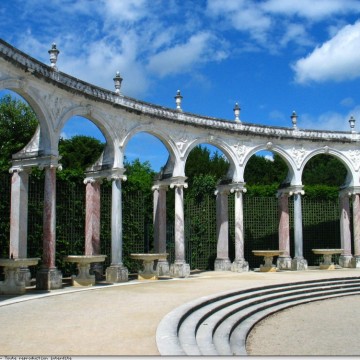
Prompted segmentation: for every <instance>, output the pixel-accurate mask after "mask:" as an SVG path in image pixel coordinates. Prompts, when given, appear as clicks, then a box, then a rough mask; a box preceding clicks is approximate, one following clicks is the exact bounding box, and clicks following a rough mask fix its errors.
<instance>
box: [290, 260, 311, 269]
mask: <svg viewBox="0 0 360 360" xmlns="http://www.w3.org/2000/svg"><path fill="white" fill-rule="evenodd" d="M307 267H308V263H307V260H305V259H304V258H303V257H298V258H294V259H292V261H291V270H293V271H299V270H300V271H301V270H307Z"/></svg>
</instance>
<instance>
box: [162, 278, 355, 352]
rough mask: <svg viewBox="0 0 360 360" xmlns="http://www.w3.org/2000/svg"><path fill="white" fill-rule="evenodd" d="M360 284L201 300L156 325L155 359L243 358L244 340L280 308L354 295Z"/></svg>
mask: <svg viewBox="0 0 360 360" xmlns="http://www.w3.org/2000/svg"><path fill="white" fill-rule="evenodd" d="M359 294H360V278H353V277H351V278H335V279H327V280H312V281H305V282H298V283H288V284H281V285H270V286H263V287H258V288H253V289H247V290H242V291H236V292H227V293H223V294H218V295H214V296H207V297H203V298H200V299H197V300H195V301H193V302H191V303H187V304H185V305H183V306H181V307H179V308H177V309H175V310H174V311H172V312H171V313H169V314H168V315H166V316H165V317H164V318H163V319H162V321H161V322H160V324H159V326H158V329H157V334H156V340H157V345H158V349H159V352H160V354H161V355H173V356H174V355H191V356H196V355H207V356H210V355H246V348H245V342H246V337H247V335H248V333H249V332H250V330H251V329H252V327H253V326H254V325H255V324H256V323H257V322H258V321H260V320H261V319H263V318H264V317H266V316H268V315H270V314H272V313H275V312H277V311H280V310H283V309H285V308H288V307H291V306H295V305H299V304H303V303H307V302H311V301H319V300H324V299H329V298H332V297H340V296H349V295H359Z"/></svg>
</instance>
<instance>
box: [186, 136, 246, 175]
mask: <svg viewBox="0 0 360 360" xmlns="http://www.w3.org/2000/svg"><path fill="white" fill-rule="evenodd" d="M201 144H210V145H213V146H215V147H217V148H218V149H219V150H221V151H222V152H223V153H224V154H225V156H226V159H227V160H228V161H229V163H230V167H229V171H228V174H227V176H228V177H229V178H231V179H232V181H233V182H242V181H243V178H244V175H243V171H242V169H241V168H240V166H239V164H238V161H237V157H236V155H235V154H234V152H233V150H232V149H231V147H230V146H229V145H228V144H227V143H226V142H225V141H223V140H221V139H219V138H217V137H201V138H197V139H196V140H195V141H193V142H192V143H191V144H190V145H189V146H188V147H187V149H186V151H185V153H184V156H183V158H184V162H183V163H184V169H183V171H184V174H185V165H186V160H187V158H188V156H189V154H190V152H191V151H192V150H193V149H194V148H195V147H196V146H198V145H201ZM185 175H186V174H185Z"/></svg>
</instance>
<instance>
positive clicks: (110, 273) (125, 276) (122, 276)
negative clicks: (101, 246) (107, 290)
mask: <svg viewBox="0 0 360 360" xmlns="http://www.w3.org/2000/svg"><path fill="white" fill-rule="evenodd" d="M128 280H129V271H128V269H127V268H126V267H125V266H124V265H122V264H119V265H110V266H109V267H108V268H107V269H106V281H107V282H111V283H119V282H126V281H128Z"/></svg>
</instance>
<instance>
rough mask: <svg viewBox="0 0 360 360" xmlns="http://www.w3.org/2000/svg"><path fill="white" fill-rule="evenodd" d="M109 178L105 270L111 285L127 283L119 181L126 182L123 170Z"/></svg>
mask: <svg viewBox="0 0 360 360" xmlns="http://www.w3.org/2000/svg"><path fill="white" fill-rule="evenodd" d="M121 170H122V171H121V173H120V174H114V175H112V176H111V177H110V179H111V181H112V193H111V265H110V266H109V267H108V268H107V269H106V281H108V282H112V283H118V282H124V281H128V269H127V268H126V267H125V266H124V265H123V262H122V229H123V227H122V193H121V181H125V180H126V176H125V175H123V172H124V171H123V169H121Z"/></svg>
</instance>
